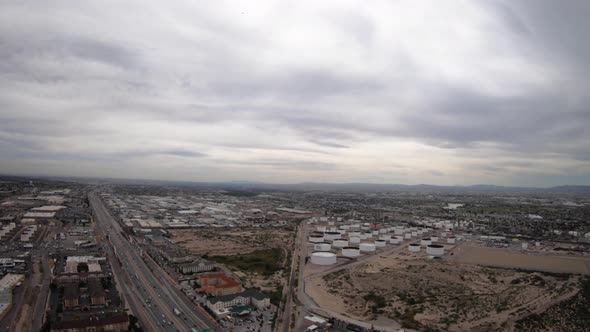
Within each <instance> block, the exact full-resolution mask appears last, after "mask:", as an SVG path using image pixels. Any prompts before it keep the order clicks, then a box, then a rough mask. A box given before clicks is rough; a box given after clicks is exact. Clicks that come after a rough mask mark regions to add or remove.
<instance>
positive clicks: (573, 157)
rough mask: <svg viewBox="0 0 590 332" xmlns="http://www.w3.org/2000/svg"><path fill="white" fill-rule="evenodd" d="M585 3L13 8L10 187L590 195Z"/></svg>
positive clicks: (6, 103)
mask: <svg viewBox="0 0 590 332" xmlns="http://www.w3.org/2000/svg"><path fill="white" fill-rule="evenodd" d="M589 14H590V4H588V2H587V1H583V0H580V1H568V2H567V3H561V2H560V3H559V4H557V3H555V2H554V1H549V0H542V1H532V0H530V1H529V0H519V1H508V0H504V1H459V0H457V1H451V2H444V3H438V2H432V1H415V0H412V1H410V0H405V1H395V2H392V1H372V2H370V3H367V2H364V1H341V0H333V1H297V2H292V1H284V2H283V1H251V2H243V1H214V2H211V1H205V2H199V1H197V2H195V1H173V2H166V3H162V2H160V1H145V0H143V1H126V2H125V3H124V4H121V3H118V2H110V1H107V2H105V1H83V2H79V1H77V2H74V3H72V2H71V1H52V2H48V3H45V4H42V5H40V4H39V3H38V2H35V1H5V2H3V3H2V4H0V58H1V60H2V61H0V86H1V89H0V155H1V156H2V157H1V158H0V172H5V173H21V174H25V173H27V174H56V175H76V176H111V177H133V178H155V179H176V180H195V181H226V180H253V181H267V182H281V183H290V182H300V181H325V182H388V183H433V184H471V183H493V184H505V185H532V186H550V185H557V184H563V183H574V184H590V148H589V145H588V142H590V130H588V125H590V110H589V106H588V105H590V104H589V101H590V96H589V94H590V79H589V77H590V65H589V62H588V59H590V44H589V43H587V42H586V41H585V39H586V38H585V34H586V33H587V32H588V31H590V23H589V22H588V20H587V17H588V15H589Z"/></svg>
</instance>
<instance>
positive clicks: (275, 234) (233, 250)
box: [171, 228, 294, 256]
mask: <svg viewBox="0 0 590 332" xmlns="http://www.w3.org/2000/svg"><path fill="white" fill-rule="evenodd" d="M171 233H172V235H173V238H172V241H173V242H176V243H177V244H179V245H180V246H182V247H184V248H186V249H187V250H188V251H189V252H191V253H193V254H195V255H205V254H207V255H211V256H212V255H215V256H228V255H235V254H244V253H249V252H252V251H255V250H257V249H264V248H277V247H278V248H285V247H287V248H291V247H292V245H293V236H294V233H293V232H292V231H287V230H283V229H271V230H269V229H260V228H252V229H241V230H189V231H187V230H182V231H181V230H175V231H172V232H171Z"/></svg>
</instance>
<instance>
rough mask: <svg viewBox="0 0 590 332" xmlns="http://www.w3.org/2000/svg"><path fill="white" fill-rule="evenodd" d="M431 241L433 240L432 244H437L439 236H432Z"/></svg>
mask: <svg viewBox="0 0 590 332" xmlns="http://www.w3.org/2000/svg"><path fill="white" fill-rule="evenodd" d="M430 239H431V240H432V242H437V241H438V236H431V237H430Z"/></svg>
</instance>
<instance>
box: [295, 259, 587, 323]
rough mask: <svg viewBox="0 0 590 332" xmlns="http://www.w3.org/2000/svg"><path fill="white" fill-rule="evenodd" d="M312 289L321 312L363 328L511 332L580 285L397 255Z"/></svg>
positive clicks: (564, 278) (318, 280) (324, 279)
mask: <svg viewBox="0 0 590 332" xmlns="http://www.w3.org/2000/svg"><path fill="white" fill-rule="evenodd" d="M306 285H307V287H306V291H307V293H308V294H309V295H310V296H311V297H312V298H313V299H314V300H315V302H316V303H318V305H319V306H320V307H323V308H326V309H329V310H332V311H336V312H340V313H343V314H345V315H348V316H350V317H352V318H355V319H359V320H370V319H374V318H377V317H383V318H389V319H392V320H396V321H399V322H400V323H401V324H402V326H404V327H406V328H410V329H424V328H426V327H429V328H431V329H432V330H440V331H504V330H507V329H510V328H511V327H512V324H513V323H514V322H515V321H516V320H518V319H519V318H521V317H525V316H527V315H528V314H530V313H536V312H539V311H542V310H544V309H546V308H547V307H548V306H549V305H552V304H554V303H558V302H560V301H562V300H565V299H567V298H569V297H571V296H574V295H575V294H576V293H577V292H578V291H579V285H580V277H579V276H575V275H566V274H556V273H540V272H527V271H515V270H511V269H506V268H494V267H483V266H478V265H472V264H459V263H456V262H448V261H444V260H440V259H428V258H426V257H425V255H424V254H418V255H413V254H409V253H394V254H391V255H388V256H379V255H378V256H376V257H374V258H372V259H370V260H367V262H366V263H363V264H359V265H357V266H354V267H352V268H350V269H344V270H340V271H337V272H333V273H330V274H327V275H321V274H320V275H317V276H313V277H310V278H309V280H308V281H307V283H306Z"/></svg>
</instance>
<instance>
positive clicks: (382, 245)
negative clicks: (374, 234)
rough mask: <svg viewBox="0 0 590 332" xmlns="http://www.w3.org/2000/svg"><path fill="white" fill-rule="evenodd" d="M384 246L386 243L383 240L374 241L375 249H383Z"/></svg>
mask: <svg viewBox="0 0 590 332" xmlns="http://www.w3.org/2000/svg"><path fill="white" fill-rule="evenodd" d="M386 244H387V242H385V241H383V240H377V241H375V247H378V248H382V247H385V245H386Z"/></svg>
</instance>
